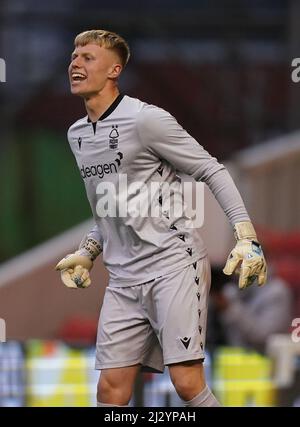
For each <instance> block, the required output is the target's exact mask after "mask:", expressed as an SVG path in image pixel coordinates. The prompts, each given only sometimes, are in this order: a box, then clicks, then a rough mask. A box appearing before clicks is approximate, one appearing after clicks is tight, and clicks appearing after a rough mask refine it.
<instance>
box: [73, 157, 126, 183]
mask: <svg viewBox="0 0 300 427" xmlns="http://www.w3.org/2000/svg"><path fill="white" fill-rule="evenodd" d="M122 159H123V154H122V153H121V152H119V153H118V157H117V158H116V159H115V160H114V161H113V162H111V163H102V164H99V165H92V166H84V165H82V167H81V169H80V174H81V176H82V178H83V179H86V178H90V177H91V176H98V177H99V178H103V177H104V175H107V174H111V173H117V172H118V167H119V166H120V165H121V160H122Z"/></svg>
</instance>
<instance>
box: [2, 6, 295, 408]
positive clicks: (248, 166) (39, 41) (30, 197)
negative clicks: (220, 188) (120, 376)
mask: <svg viewBox="0 0 300 427" xmlns="http://www.w3.org/2000/svg"><path fill="white" fill-rule="evenodd" d="M299 21H300V3H299V2H298V1H297V0H294V1H293V0H290V1H288V0H252V1H251V2H250V1H245V0H224V1H222V0H219V1H218V0H214V1H212V0H210V1H208V0H185V1H175V0H174V1H171V0H163V1H158V0H151V1H135V0H126V1H122V0H114V2H102V1H99V0H97V1H96V0H86V1H83V0H63V1H58V0H52V1H51V2H39V1H37V0H2V2H1V8H0V57H1V58H3V59H4V60H5V61H6V79H7V81H6V83H0V97H1V103H0V115H1V125H0V137H1V144H0V170H1V177H2V179H1V181H0V203H1V213H0V224H1V239H0V263H1V264H0V318H1V319H3V320H4V321H5V325H6V342H4V341H5V336H4V335H5V334H4V332H5V331H4V328H2V336H1V337H0V338H1V339H0V406H93V405H95V390H96V382H97V377H98V373H97V372H95V371H94V370H93V361H94V359H93V358H94V342H95V334H96V326H97V318H98V314H99V309H100V307H101V301H102V297H103V293H104V290H105V286H106V284H107V278H108V276H107V272H106V270H105V269H104V267H103V266H102V264H101V262H100V261H98V262H97V263H96V266H95V268H94V271H93V274H92V278H93V286H91V287H90V288H89V289H87V290H84V291H79V292H77V291H76V292H70V290H67V289H65V288H63V286H62V285H61V283H60V280H59V277H58V275H57V273H56V272H54V270H53V266H54V265H55V264H56V262H57V261H58V260H59V259H60V258H61V257H62V256H63V255H65V254H66V253H69V252H71V251H73V250H74V248H76V245H77V244H78V242H79V241H80V240H81V237H82V235H83V234H84V232H85V231H86V230H87V229H88V227H89V221H90V211H89V206H88V203H87V201H86V197H85V194H84V189H83V185H82V182H81V178H80V175H79V173H78V172H77V169H76V167H75V163H74V160H73V157H72V155H71V153H70V151H69V147H68V143H67V140H66V131H67V129H68V127H69V126H70V125H71V124H72V123H73V121H75V120H77V118H79V117H81V116H83V115H85V112H84V109H83V104H82V102H81V100H80V99H77V98H75V97H73V96H71V95H70V93H69V85H68V79H67V66H68V63H69V58H70V53H71V51H72V47H73V39H74V36H75V35H76V34H77V33H78V32H80V31H83V30H85V29H91V28H105V29H110V30H112V31H115V32H118V33H120V34H121V35H122V36H124V37H125V38H126V39H127V40H128V42H129V44H130V46H131V50H132V58H131V60H130V63H129V65H128V68H127V70H126V72H125V73H124V75H123V76H122V79H121V85H120V86H121V90H122V92H124V93H126V94H128V95H130V96H136V97H138V98H141V99H143V100H145V101H147V102H149V103H153V104H157V105H159V106H161V107H163V108H165V109H166V110H168V111H170V112H171V113H172V114H173V115H174V116H175V117H176V118H177V119H178V121H179V122H180V123H181V124H182V125H183V126H184V127H185V128H186V129H187V130H188V131H189V132H190V133H191V134H192V135H193V136H194V137H195V138H196V139H197V140H198V141H199V142H200V143H201V144H202V145H204V146H205V147H206V148H207V149H208V151H209V152H210V153H211V154H213V155H214V156H216V157H217V158H218V159H219V160H220V161H222V162H224V163H225V164H226V165H227V167H228V168H229V170H230V171H231V173H232V175H233V177H234V178H235V181H236V183H237V186H238V188H239V190H240V191H241V193H242V195H243V197H244V200H245V202H246V205H247V208H248V210H249V212H250V214H251V216H252V219H253V221H254V223H255V224H256V227H257V229H258V231H259V237H260V240H261V241H262V242H263V244H264V247H265V250H266V253H267V258H268V260H269V262H270V264H271V265H272V270H273V274H274V275H275V276H276V277H279V278H280V279H282V280H283V281H284V283H285V286H286V287H287V288H288V289H289V292H290V294H291V295H292V303H293V304H292V307H291V309H290V311H289V312H288V313H287V316H288V322H286V323H285V325H279V326H278V328H277V329H275V328H274V330H273V331H272V332H270V333H268V334H267V335H265V336H264V337H263V343H262V344H263V345H262V346H261V347H260V349H257V347H256V346H255V345H253V346H251V345H247V346H243V345H242V346H232V345H231V344H230V343H229V342H228V341H227V342H226V340H222V339H219V340H218V339H215V340H212V341H211V342H210V341H209V340H208V345H207V360H206V372H207V377H208V382H209V383H210V385H211V387H212V388H213V389H214V391H215V393H216V394H217V396H218V397H219V399H220V400H221V402H222V404H223V405H225V406H300V374H299V372H300V368H299V366H300V363H299V359H300V349H299V346H300V343H299V341H300V338H299V334H298V335H297V334H295V327H296V326H297V322H294V324H292V322H293V319H299V318H300V260H299V255H300V192H299V188H298V186H299V182H300V130H299V128H300V109H299V104H300V83H299V84H298V85H297V84H296V83H293V82H292V79H291V72H292V67H291V62H292V59H293V58H296V57H300V27H299ZM200 232H201V233H203V235H204V238H205V241H206V244H207V246H208V249H209V254H210V259H211V263H212V265H213V266H214V267H216V268H217V267H220V266H221V265H222V264H223V263H224V261H225V259H226V256H227V254H228V251H229V249H230V247H231V245H232V243H233V241H232V232H231V230H230V227H229V225H228V223H227V220H226V218H225V217H224V214H223V213H222V212H221V210H220V209H219V207H218V206H217V205H216V202H215V201H214V200H213V198H212V197H211V195H210V194H209V193H208V192H206V194H205V224H204V227H203V228H202V229H201V230H200ZM220 236H222V237H221V238H220ZM269 285H270V287H271V286H272V283H270V284H269ZM212 286H213V287H214V283H213V285H212ZM257 292H260V291H259V290H258V291H257ZM263 310H264V311H266V312H268V311H270V315H271V310H272V304H270V305H267V306H265V307H263ZM275 317H276V313H275ZM212 321H214V319H212ZM212 323H214V322H212ZM250 323H251V322H250ZM299 323H300V319H299ZM1 325H2V326H3V325H4V322H3V321H2V322H1ZM250 326H251V325H250V324H249V328H250ZM293 332H294V340H293V339H292V334H293ZM298 338H299V339H298ZM1 341H3V342H1ZM262 348H263V350H261V349H262ZM132 404H135V405H145V406H170V405H172V406H176V405H180V404H181V403H180V401H179V400H178V398H177V397H176V395H175V393H174V391H173V389H172V387H171V385H170V380H169V378H168V375H167V374H166V375H161V376H151V375H143V376H142V375H141V377H140V378H139V379H138V381H137V384H136V393H135V397H134V399H133V402H132Z"/></svg>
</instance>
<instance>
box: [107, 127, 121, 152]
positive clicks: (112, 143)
mask: <svg viewBox="0 0 300 427" xmlns="http://www.w3.org/2000/svg"><path fill="white" fill-rule="evenodd" d="M119 136H120V135H119V132H118V125H112V129H111V131H110V134H109V149H110V150H116V149H117V148H118V145H119V139H118V138H119Z"/></svg>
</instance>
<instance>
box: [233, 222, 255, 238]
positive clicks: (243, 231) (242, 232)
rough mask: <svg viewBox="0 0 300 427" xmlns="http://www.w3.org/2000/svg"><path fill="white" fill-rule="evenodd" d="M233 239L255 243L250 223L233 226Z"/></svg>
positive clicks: (253, 231)
mask: <svg viewBox="0 0 300 427" xmlns="http://www.w3.org/2000/svg"><path fill="white" fill-rule="evenodd" d="M234 237H235V238H236V240H242V239H249V240H255V241H256V242H257V236H256V232H255V230H254V227H253V225H252V222H250V221H244V222H237V223H236V224H235V225H234Z"/></svg>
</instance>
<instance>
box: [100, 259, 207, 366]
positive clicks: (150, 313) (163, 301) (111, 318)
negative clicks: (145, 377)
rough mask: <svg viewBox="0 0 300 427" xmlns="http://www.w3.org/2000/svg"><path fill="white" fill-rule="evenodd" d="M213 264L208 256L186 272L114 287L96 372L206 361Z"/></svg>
mask: <svg viewBox="0 0 300 427" xmlns="http://www.w3.org/2000/svg"><path fill="white" fill-rule="evenodd" d="M209 289H210V265H209V261H208V259H207V258H206V257H205V258H202V259H200V260H198V261H197V262H195V263H193V264H191V265H189V266H187V267H185V268H184V269H182V270H179V271H174V272H172V273H169V274H166V275H164V276H161V277H158V278H156V279H154V280H151V281H150V282H147V283H143V284H141V285H136V286H132V287H120V288H116V287H108V288H106V291H105V296H104V301H103V305H102V309H101V314H100V319H99V325H98V336H97V348H96V369H106V368H118V367H125V366H132V365H136V364H141V365H142V368H146V369H147V370H151V371H154V372H163V370H164V366H165V365H169V364H172V363H178V362H183V361H188V360H196V359H204V345H205V335H206V319H207V304H208V294H209Z"/></svg>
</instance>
